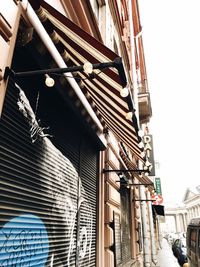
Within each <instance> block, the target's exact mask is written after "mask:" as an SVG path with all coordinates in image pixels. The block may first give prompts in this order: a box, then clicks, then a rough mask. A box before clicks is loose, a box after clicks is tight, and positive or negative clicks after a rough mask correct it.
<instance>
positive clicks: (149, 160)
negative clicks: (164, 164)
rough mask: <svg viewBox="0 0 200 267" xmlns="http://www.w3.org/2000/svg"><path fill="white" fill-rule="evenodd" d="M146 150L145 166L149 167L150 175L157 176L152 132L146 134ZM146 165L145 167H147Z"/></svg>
mask: <svg viewBox="0 0 200 267" xmlns="http://www.w3.org/2000/svg"><path fill="white" fill-rule="evenodd" d="M143 141H144V152H145V157H146V163H145V166H146V167H148V169H149V171H150V172H149V176H155V162H154V153H153V137H152V135H151V134H147V135H144V139H143ZM145 166H144V167H145Z"/></svg>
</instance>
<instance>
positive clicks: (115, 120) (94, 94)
mask: <svg viewBox="0 0 200 267" xmlns="http://www.w3.org/2000/svg"><path fill="white" fill-rule="evenodd" d="M40 3H41V5H42V7H43V10H42V12H41V8H40V14H42V16H43V21H42V22H43V23H44V26H47V24H49V22H50V23H51V25H52V26H53V30H54V34H55V35H56V38H57V40H59V43H61V44H62V46H64V48H65V50H66V52H67V55H68V58H69V61H68V62H67V64H71V65H77V66H79V65H83V64H84V63H85V62H88V61H89V62H91V63H92V64H95V63H104V62H110V61H114V60H115V59H116V58H117V57H119V56H118V55H117V54H115V53H114V52H113V51H111V50H110V49H108V48H107V47H106V46H104V45H103V44H102V43H100V42H99V41H97V40H96V39H95V38H94V37H92V36H91V35H89V34H88V33H87V32H85V31H83V30H82V29H81V28H80V27H79V26H77V25H76V24H74V23H73V22H72V21H70V20H69V19H68V18H66V17H65V16H63V15H62V14H61V13H59V12H58V11H57V10H56V9H54V8H53V7H52V6H50V5H48V4H47V3H46V2H45V1H40ZM38 16H39V15H38ZM42 16H39V18H40V19H41V18H42ZM44 17H45V19H44ZM41 20H42V19H41ZM47 20H48V23H46V22H47ZM54 37H55V36H54ZM95 73H96V76H95V78H93V79H92V80H91V79H88V77H87V76H86V75H85V74H83V73H80V72H79V73H78V76H79V77H80V78H81V80H82V84H83V86H82V87H81V89H82V91H83V93H84V94H85V96H86V98H87V99H88V100H89V102H90V100H92V102H93V103H94V105H95V111H96V112H98V114H100V115H101V117H102V118H103V120H104V122H105V124H106V126H107V127H108V129H110V130H111V131H112V132H113V133H114V134H115V135H116V136H117V137H118V139H119V140H120V141H122V142H123V143H125V144H126V145H127V146H128V147H129V148H130V149H131V150H132V152H133V153H134V155H135V156H136V157H137V158H139V159H142V158H141V150H140V148H139V146H138V143H139V141H140V140H139V139H138V125H137V119H136V116H135V114H134V115H133V120H132V121H131V120H127V119H126V114H127V113H128V112H129V111H130V99H129V100H128V99H127V98H122V97H121V96H120V89H121V88H122V85H121V81H120V77H119V74H118V72H117V70H116V69H114V68H109V69H108V68H107V69H105V70H103V71H102V72H100V71H99V70H96V71H95Z"/></svg>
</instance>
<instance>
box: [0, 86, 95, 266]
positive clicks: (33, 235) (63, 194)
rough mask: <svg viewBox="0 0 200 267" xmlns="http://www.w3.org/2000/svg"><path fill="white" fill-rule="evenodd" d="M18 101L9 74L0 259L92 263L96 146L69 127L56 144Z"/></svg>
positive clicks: (2, 262)
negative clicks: (64, 135) (69, 138)
mask: <svg viewBox="0 0 200 267" xmlns="http://www.w3.org/2000/svg"><path fill="white" fill-rule="evenodd" d="M23 101H24V99H23V97H22V98H20V91H19V89H18V88H16V86H15V85H14V84H13V83H12V82H10V84H9V86H8V90H7V95H6V99H5V104H4V109H3V113H2V118H1V120H0V196H1V198H0V266H2V267H4V266H7V267H8V266H10V267H11V266H34V267H37V266H38V267H43V266H59V267H68V266H70V267H71V266H90V267H93V266H95V259H96V178H97V169H98V167H97V166H98V156H97V155H98V153H97V150H96V149H95V148H94V146H93V145H92V144H91V143H90V142H89V141H88V140H87V138H86V137H85V136H84V135H83V132H82V131H80V132H77V131H76V132H73V131H74V128H73V127H69V129H68V132H69V134H70V135H71V136H73V137H74V138H72V139H71V140H70V143H69V142H68V143H67V141H66V140H67V137H66V139H65V140H59V141H58V140H54V143H55V144H56V142H57V148H56V147H55V145H54V144H53V143H52V142H51V141H50V140H49V139H48V138H47V137H41V136H42V135H43V132H42V129H41V128H39V127H38V125H37V121H34V116H32V114H29V111H27V109H26V108H25V107H27V105H28V104H27V103H24V102H23ZM30 120H32V123H33V124H35V125H34V127H31V125H30ZM35 133H36V134H38V135H39V137H38V138H36V140H33V137H32V138H31V134H32V135H33V136H34V137H35V136H36V135H35ZM36 137H37V136H36ZM33 141H34V142H33ZM62 142H63V143H62ZM58 148H59V149H58ZM61 151H62V153H61Z"/></svg>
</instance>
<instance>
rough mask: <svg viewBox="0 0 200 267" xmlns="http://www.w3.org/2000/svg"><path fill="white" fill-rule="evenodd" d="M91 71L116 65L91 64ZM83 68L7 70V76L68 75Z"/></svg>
mask: <svg viewBox="0 0 200 267" xmlns="http://www.w3.org/2000/svg"><path fill="white" fill-rule="evenodd" d="M92 66H93V69H99V70H101V69H104V68H111V67H116V63H115V62H114V61H111V62H104V63H97V64H93V65H92ZM83 70H84V69H83V66H73V67H66V68H52V69H42V70H33V71H22V72H14V71H13V70H12V69H9V70H8V69H7V71H8V72H10V73H9V74H10V75H11V76H13V77H27V76H33V75H42V74H50V73H60V74H62V73H68V72H76V71H83Z"/></svg>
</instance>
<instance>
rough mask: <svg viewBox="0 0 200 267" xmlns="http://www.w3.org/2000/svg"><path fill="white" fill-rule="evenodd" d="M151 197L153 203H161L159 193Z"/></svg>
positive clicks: (161, 198)
mask: <svg viewBox="0 0 200 267" xmlns="http://www.w3.org/2000/svg"><path fill="white" fill-rule="evenodd" d="M151 199H152V200H153V202H152V204H153V205H160V204H162V203H163V197H162V196H161V195H153V196H151Z"/></svg>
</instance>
